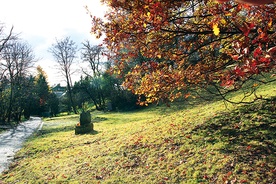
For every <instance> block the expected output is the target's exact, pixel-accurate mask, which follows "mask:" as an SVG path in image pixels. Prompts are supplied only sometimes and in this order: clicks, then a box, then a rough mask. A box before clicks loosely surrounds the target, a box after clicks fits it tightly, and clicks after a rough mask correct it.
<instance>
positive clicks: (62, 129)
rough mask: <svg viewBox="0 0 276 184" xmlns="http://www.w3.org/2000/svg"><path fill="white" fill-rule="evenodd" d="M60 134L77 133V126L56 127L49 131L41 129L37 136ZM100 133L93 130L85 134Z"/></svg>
mask: <svg viewBox="0 0 276 184" xmlns="http://www.w3.org/2000/svg"><path fill="white" fill-rule="evenodd" d="M58 132H74V133H75V125H67V126H63V127H55V128H47V129H41V130H39V131H38V132H37V133H36V134H37V135H47V134H53V133H58ZM98 133H100V131H97V130H93V131H91V132H88V133H85V134H86V135H96V134H98Z"/></svg>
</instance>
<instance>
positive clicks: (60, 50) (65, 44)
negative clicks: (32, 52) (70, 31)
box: [49, 37, 77, 114]
mask: <svg viewBox="0 0 276 184" xmlns="http://www.w3.org/2000/svg"><path fill="white" fill-rule="evenodd" d="M49 52H50V53H51V54H52V55H53V57H54V58H55V60H56V62H57V63H58V65H59V67H60V68H59V69H60V71H61V72H62V74H63V76H64V77H65V79H66V86H67V92H68V98H69V100H70V103H71V105H70V106H71V107H72V108H73V111H74V113H75V114H77V110H76V106H75V104H74V100H73V96H72V95H73V94H72V79H71V75H72V71H71V69H72V64H73V62H74V60H75V58H76V53H77V46H76V43H75V42H74V41H73V40H71V39H70V37H66V38H64V39H62V40H56V43H55V44H53V45H52V47H51V48H50V49H49Z"/></svg>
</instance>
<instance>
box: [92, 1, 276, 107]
mask: <svg viewBox="0 0 276 184" xmlns="http://www.w3.org/2000/svg"><path fill="white" fill-rule="evenodd" d="M102 2H103V3H104V4H106V5H107V6H109V7H110V11H108V12H107V13H106V15H105V19H100V18H97V17H95V16H92V15H91V17H92V33H93V34H95V35H97V37H101V36H102V35H104V41H103V45H104V46H105V47H106V48H107V49H108V50H109V53H111V54H110V55H109V59H113V60H114V66H113V71H114V72H115V73H117V74H118V75H121V76H124V77H125V81H124V86H125V87H127V88H128V89H129V90H131V91H132V92H133V93H135V94H137V95H140V96H143V95H144V96H145V97H146V100H145V102H143V101H141V104H145V103H148V102H154V101H158V100H159V99H164V100H170V101H173V100H174V99H176V98H180V97H188V96H189V92H187V89H190V88H194V87H195V88H196V87H199V88H201V89H207V88H208V87H209V86H213V87H214V89H215V92H214V91H213V92H214V93H216V94H218V95H220V96H222V97H223V98H225V95H226V94H227V93H228V92H229V91H236V90H239V89H241V88H242V87H243V86H244V84H245V83H246V81H248V80H256V81H258V77H259V76H261V75H262V74H264V73H268V74H273V72H274V73H275V53H276V47H275V41H276V40H275V36H276V33H275V31H276V26H275V11H276V10H275V6H276V5H275V4H265V5H261V6H252V5H249V4H241V3H237V2H235V1H228V2H225V3H217V2H216V1H211V0H188V1H187V0H171V1H167V0H146V1H142V0H138V1H127V0H102ZM137 57H141V58H144V60H143V61H141V62H138V63H137V62H135V63H134V61H135V59H136V58H137ZM125 68H131V70H130V71H129V72H128V73H124V71H126V70H125ZM273 80H275V75H270V76H269V77H268V78H267V79H266V80H265V81H264V80H259V82H263V83H266V82H270V81H273ZM253 86H256V85H253ZM252 89H253V88H252ZM253 90H254V89H253Z"/></svg>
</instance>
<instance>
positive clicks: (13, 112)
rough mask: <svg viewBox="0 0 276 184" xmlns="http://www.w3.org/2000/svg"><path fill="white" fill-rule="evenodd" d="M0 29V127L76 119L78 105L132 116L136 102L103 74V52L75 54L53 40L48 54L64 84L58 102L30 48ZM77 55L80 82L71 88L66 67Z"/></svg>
mask: <svg viewBox="0 0 276 184" xmlns="http://www.w3.org/2000/svg"><path fill="white" fill-rule="evenodd" d="M5 31H6V30H5V26H4V25H1V26H0V124H3V123H11V122H20V121H22V120H23V119H28V118H29V117H30V116H33V115H35V116H56V115H58V114H59V113H60V112H68V113H70V112H73V113H79V112H80V110H81V109H83V107H84V104H90V106H94V107H95V109H97V110H103V111H107V110H109V111H112V110H132V109H135V108H137V107H138V106H137V104H136V99H137V98H136V96H135V95H134V94H132V93H131V92H130V91H127V90H126V89H124V88H123V87H122V85H121V84H122V81H123V80H124V79H122V78H120V76H119V75H115V74H113V73H112V72H110V71H109V68H110V67H111V66H112V63H113V62H112V61H108V60H107V59H106V58H105V55H106V52H107V51H106V49H105V48H104V47H102V46H99V45H92V44H91V42H89V41H85V42H83V43H82V48H80V49H78V47H77V45H76V43H75V42H74V41H73V40H71V38H70V37H66V38H64V39H60V40H58V39H56V42H55V43H54V44H53V45H52V47H51V48H50V49H49V52H50V53H51V54H52V55H53V58H54V60H55V61H56V62H57V64H58V66H59V69H60V71H61V73H62V74H63V76H64V79H65V81H66V91H65V95H62V97H58V96H57V95H56V94H55V92H54V91H53V90H52V89H51V87H50V86H49V84H48V81H47V74H46V73H45V72H44V71H43V69H42V68H41V67H40V66H38V67H37V72H36V75H35V76H34V75H32V74H31V69H32V68H33V67H34V64H35V62H36V61H37V59H36V58H35V54H34V52H33V49H32V48H31V46H30V45H29V44H28V43H27V42H26V41H23V40H22V39H21V38H20V37H19V35H16V34H15V33H14V32H13V28H11V29H10V30H9V31H8V34H6V33H5ZM78 55H80V58H79V59H80V60H81V63H82V64H83V65H86V66H85V67H84V68H82V71H81V72H82V77H81V79H80V80H79V81H77V82H75V83H74V84H73V83H72V79H71V76H72V75H73V72H72V69H73V68H72V66H73V64H74V62H75V60H76V59H77V56H78Z"/></svg>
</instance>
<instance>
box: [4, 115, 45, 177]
mask: <svg viewBox="0 0 276 184" xmlns="http://www.w3.org/2000/svg"><path fill="white" fill-rule="evenodd" d="M42 124H43V123H42V121H41V118H38V117H31V118H30V120H28V121H25V122H23V123H21V124H19V125H18V126H17V127H16V128H14V129H10V130H8V131H5V132H4V133H1V134H0V173H2V172H3V171H4V170H5V169H7V168H8V166H9V164H10V162H11V161H12V159H13V157H14V154H15V153H16V152H17V151H18V150H19V149H20V148H21V146H22V144H23V142H24V141H25V140H26V138H28V137H29V136H30V135H31V134H32V133H33V132H34V131H35V130H37V129H40V128H41V127H42Z"/></svg>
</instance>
